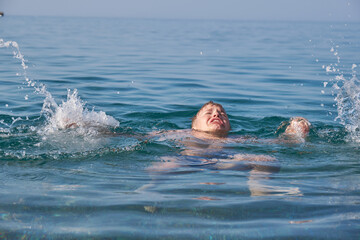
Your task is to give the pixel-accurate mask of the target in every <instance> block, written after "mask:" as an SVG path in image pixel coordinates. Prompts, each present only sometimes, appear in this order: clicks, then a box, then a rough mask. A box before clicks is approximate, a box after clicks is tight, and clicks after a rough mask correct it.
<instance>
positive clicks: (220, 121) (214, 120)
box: [210, 118, 223, 125]
mask: <svg viewBox="0 0 360 240" xmlns="http://www.w3.org/2000/svg"><path fill="white" fill-rule="evenodd" d="M210 123H217V124H220V125H223V121H222V120H221V119H220V118H213V119H211V120H210Z"/></svg>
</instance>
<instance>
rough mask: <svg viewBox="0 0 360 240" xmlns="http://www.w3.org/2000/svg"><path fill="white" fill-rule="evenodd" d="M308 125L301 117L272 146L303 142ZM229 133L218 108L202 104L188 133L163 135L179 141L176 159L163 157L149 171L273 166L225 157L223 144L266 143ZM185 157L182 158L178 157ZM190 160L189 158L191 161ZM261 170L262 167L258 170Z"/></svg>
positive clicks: (258, 158) (261, 158)
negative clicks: (244, 163)
mask: <svg viewBox="0 0 360 240" xmlns="http://www.w3.org/2000/svg"><path fill="white" fill-rule="evenodd" d="M310 126H311V124H310V122H309V121H308V120H306V119H305V118H302V117H295V118H292V119H291V121H290V124H289V125H288V126H287V128H286V129H285V133H284V135H285V136H286V137H287V138H286V139H277V140H271V141H270V142H271V143H299V142H303V141H304V139H305V137H306V136H307V135H308V133H309V130H310ZM230 129H231V126H230V122H229V118H228V116H227V114H226V111H225V109H224V108H223V107H222V105H221V104H218V103H214V102H213V101H209V102H207V103H205V104H204V105H203V106H202V107H201V108H200V110H199V111H198V112H197V114H196V115H195V116H194V117H193V120H192V126H191V131H190V132H189V131H186V130H177V131H171V132H166V133H165V134H163V136H165V138H166V139H175V140H176V139H177V140H180V142H181V144H182V145H183V146H184V150H183V151H181V153H180V154H181V155H180V156H178V157H164V158H162V160H163V161H162V162H161V163H159V164H156V166H153V167H151V168H150V169H151V170H152V171H163V170H169V169H172V168H176V167H180V166H187V165H194V166H195V165H196V166H205V165H207V166H209V165H211V168H213V169H215V168H216V169H236V168H243V167H244V165H243V163H241V164H240V163H239V162H240V161H242V162H244V161H246V162H249V161H250V162H274V161H275V158H273V157H271V156H269V155H255V154H232V155H229V154H228V153H224V151H223V145H224V144H226V143H234V142H235V143H239V142H241V143H244V142H248V141H250V142H264V143H266V142H269V141H262V140H258V139H255V138H246V137H231V138H230V137H228V133H229V131H230ZM181 156H184V157H181ZM190 156H191V157H190ZM252 166H255V165H252ZM261 168H263V166H261Z"/></svg>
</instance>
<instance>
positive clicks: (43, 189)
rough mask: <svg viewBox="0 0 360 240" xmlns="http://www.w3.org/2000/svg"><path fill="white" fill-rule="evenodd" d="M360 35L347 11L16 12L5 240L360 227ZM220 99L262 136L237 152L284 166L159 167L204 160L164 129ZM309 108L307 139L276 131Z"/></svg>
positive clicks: (8, 100)
mask: <svg viewBox="0 0 360 240" xmlns="http://www.w3.org/2000/svg"><path fill="white" fill-rule="evenodd" d="M359 39H360V24H359V23H345V22H337V23H334V22H277V21H273V22H271V21H270V22H261V21H259V22H256V21H220V20H217V21H213V20H166V21H165V20H148V19H147V20H141V19H120V18H60V17H59V18H57V17H19V16H17V17H15V16H14V17H13V16H10V17H4V18H1V19H0V62H1V68H0V81H1V97H0V180H1V186H0V216H1V218H0V238H5V239H6V238H7V239H13V238H16V239H20V238H22V239H63V238H73V239H75V238H76V239H79V238H80V239H81V238H83V239H88V238H98V239H103V238H119V239H158V238H164V239H269V238H276V239H289V238H313V239H326V238H329V239H356V238H359V236H360V234H359V232H360V228H359V218H360V208H359V204H360V201H359V199H360V198H359V197H360V193H359V190H360V187H359V176H360V168H359V153H360V148H359V143H360V133H359V132H360V131H359V128H360V120H359V117H360V116H359V115H360V103H359V102H360V101H359V100H360V99H359V87H360V83H359V79H358V71H359V70H358V69H359V64H360V55H359V54H358V53H359V49H360V41H359ZM209 100H213V101H216V102H219V103H221V104H222V105H223V106H224V108H225V109H226V111H227V113H228V115H229V118H230V122H231V126H232V130H231V133H230V137H235V136H249V137H250V138H255V139H259V141H243V142H241V141H240V142H228V143H226V144H225V145H224V146H223V147H222V150H221V154H222V155H221V157H222V158H225V159H226V158H227V157H230V156H233V155H234V154H256V155H266V156H271V157H273V158H275V159H276V165H277V170H276V171H270V172H267V171H264V172H261V171H260V173H256V174H254V172H252V171H251V170H249V169H247V168H246V167H244V168H240V169H236V170H234V169H232V170H219V169H213V168H211V167H207V166H200V167H198V166H197V167H196V166H192V165H191V164H184V165H181V166H179V167H178V168H174V169H169V170H167V171H163V172H156V171H153V169H154V168H156V167H157V166H161V163H162V162H163V161H164V159H168V158H174V157H176V158H178V161H182V160H183V161H184V163H189V161H190V160H191V159H190V160H189V159H185V157H184V159H183V158H182V157H181V152H182V151H184V150H186V148H187V146H186V145H183V144H181V141H178V140H177V139H172V138H169V137H161V136H159V135H158V134H157V133H164V132H166V131H170V130H183V129H189V128H190V125H191V118H192V116H194V114H195V113H196V112H197V110H198V109H199V108H200V107H201V106H202V104H204V103H205V102H207V101H209ZM293 116H302V117H305V118H307V119H309V121H310V122H311V123H312V128H311V132H310V134H309V136H308V138H307V139H306V141H305V142H303V143H298V144H286V143H281V142H279V141H273V140H274V139H275V140H276V139H279V138H281V134H282V131H283V129H281V128H280V129H278V127H279V126H281V124H282V123H283V122H286V121H287V120H289V118H290V117H293ZM260 140H264V141H260ZM195 141H197V140H196V139H195ZM197 144H200V143H197ZM210 155H211V154H210ZM216 157H218V155H213V156H209V159H214V158H216ZM258 164H259V166H260V167H261V166H263V167H266V163H261V162H260V163H258ZM151 169H152V170H151Z"/></svg>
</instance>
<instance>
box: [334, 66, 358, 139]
mask: <svg viewBox="0 0 360 240" xmlns="http://www.w3.org/2000/svg"><path fill="white" fill-rule="evenodd" d="M353 69H354V68H353ZM336 80H337V82H336V83H335V84H334V85H333V88H334V89H335V91H336V92H337V94H336V97H335V101H336V106H337V112H338V116H337V117H336V118H335V120H339V121H340V123H341V124H342V125H344V126H345V129H346V131H347V132H348V133H349V139H350V140H351V141H354V142H360V81H359V79H357V77H356V74H355V71H354V73H353V76H352V77H351V79H346V78H345V77H344V76H343V75H340V76H337V78H336Z"/></svg>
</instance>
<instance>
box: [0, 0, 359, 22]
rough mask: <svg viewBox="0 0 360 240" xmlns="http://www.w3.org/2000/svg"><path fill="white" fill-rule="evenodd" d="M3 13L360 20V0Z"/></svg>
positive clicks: (161, 0) (67, 0) (95, 0)
mask: <svg viewBox="0 0 360 240" xmlns="http://www.w3.org/2000/svg"><path fill="white" fill-rule="evenodd" d="M0 11H3V12H4V13H5V16H6V15H9V16H11V15H34V16H80V17H93V16H99V17H123V18H157V19H231V20H233V19H235V20H286V21H299V20H300V21H345V22H353V21H356V22H359V21H360V0H0Z"/></svg>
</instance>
